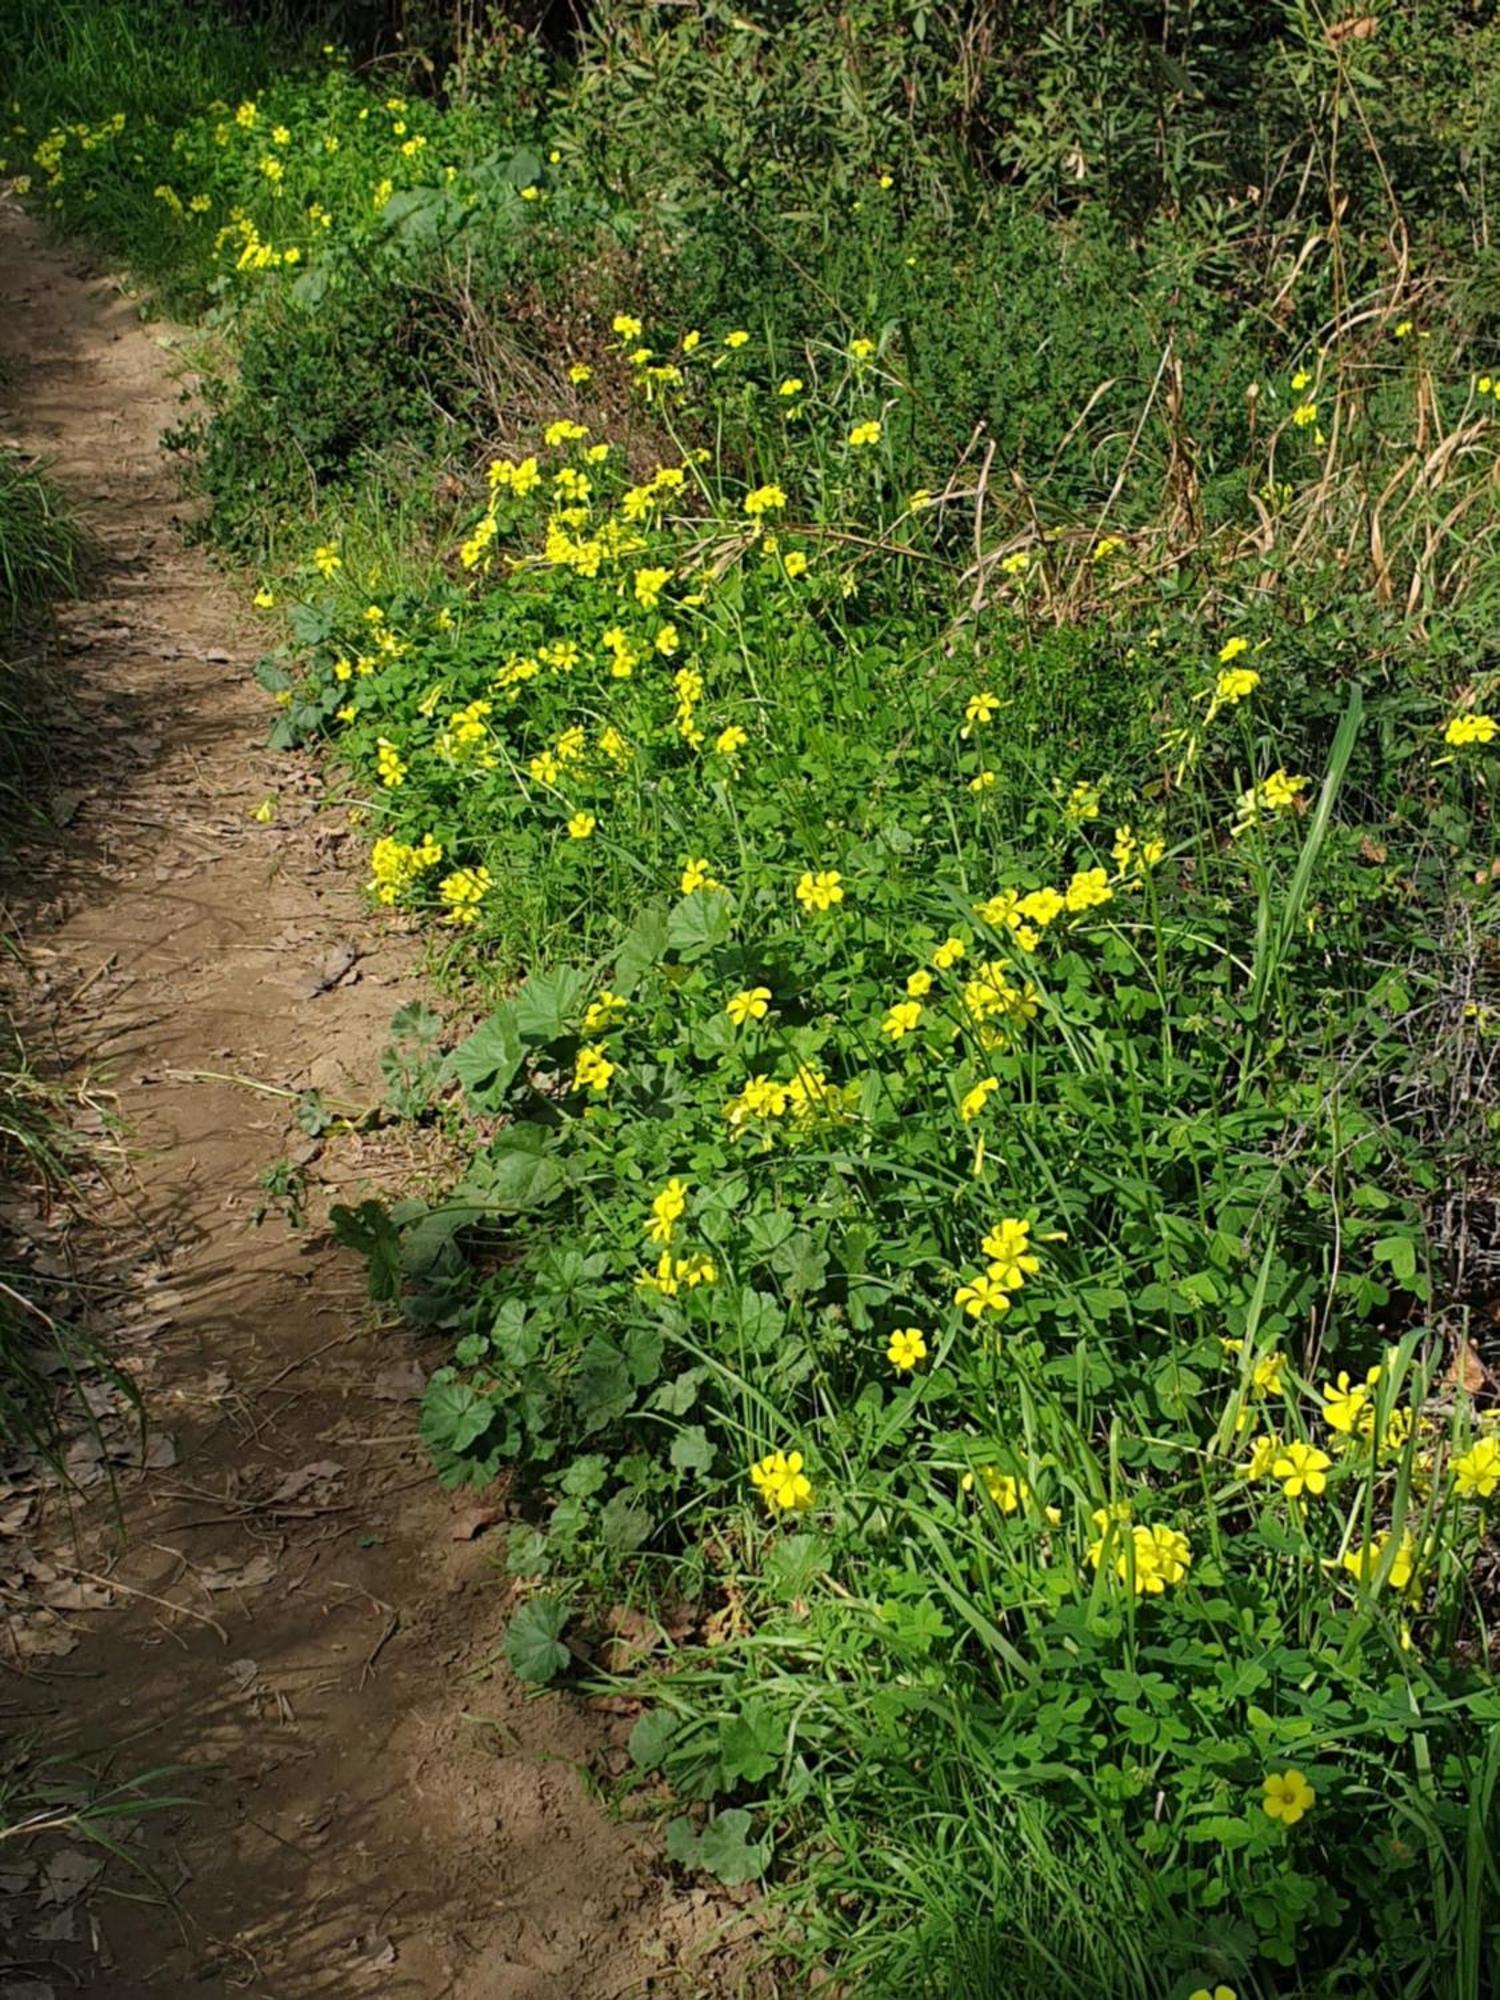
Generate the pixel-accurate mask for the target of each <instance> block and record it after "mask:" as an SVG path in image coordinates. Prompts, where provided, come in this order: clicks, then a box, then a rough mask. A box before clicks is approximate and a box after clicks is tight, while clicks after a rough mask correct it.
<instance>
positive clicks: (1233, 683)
mask: <svg viewBox="0 0 1500 2000" xmlns="http://www.w3.org/2000/svg"><path fill="white" fill-rule="evenodd" d="M1259 686H1260V675H1259V674H1258V673H1256V671H1255V669H1254V668H1253V667H1230V668H1228V669H1226V670H1225V671H1224V672H1223V673H1221V674H1220V675H1219V677H1218V679H1217V680H1216V681H1215V682H1214V700H1215V702H1216V703H1218V704H1219V705H1220V706H1221V707H1228V708H1232V707H1233V706H1234V705H1235V703H1236V702H1240V701H1243V700H1244V699H1245V697H1246V695H1249V694H1254V692H1255V690H1256V689H1257V688H1258V687H1259Z"/></svg>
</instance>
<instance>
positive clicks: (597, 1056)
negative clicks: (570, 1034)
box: [572, 1042, 619, 1097]
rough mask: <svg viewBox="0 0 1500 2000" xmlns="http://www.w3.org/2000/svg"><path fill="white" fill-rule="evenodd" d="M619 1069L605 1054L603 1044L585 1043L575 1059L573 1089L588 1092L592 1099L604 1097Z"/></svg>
mask: <svg viewBox="0 0 1500 2000" xmlns="http://www.w3.org/2000/svg"><path fill="white" fill-rule="evenodd" d="M618 1067H619V1066H618V1064H616V1063H612V1062H611V1061H610V1060H609V1057H608V1056H607V1055H606V1054H605V1052H604V1044H603V1043H602V1042H585V1043H584V1044H583V1047H582V1048H581V1049H580V1050H579V1051H578V1054H577V1056H576V1057H575V1059H574V1063H573V1085H572V1087H573V1089H574V1090H586V1091H587V1092H588V1093H589V1095H590V1096H591V1097H602V1096H603V1095H604V1093H605V1091H607V1090H608V1089H609V1085H610V1079H611V1077H613V1076H614V1075H615V1073H616V1071H617V1069H618Z"/></svg>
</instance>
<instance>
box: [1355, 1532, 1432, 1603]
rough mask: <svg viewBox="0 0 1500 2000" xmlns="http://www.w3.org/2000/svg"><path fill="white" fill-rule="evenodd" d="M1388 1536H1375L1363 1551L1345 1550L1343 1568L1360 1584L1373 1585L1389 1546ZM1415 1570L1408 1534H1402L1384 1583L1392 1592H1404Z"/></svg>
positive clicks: (1414, 1553)
mask: <svg viewBox="0 0 1500 2000" xmlns="http://www.w3.org/2000/svg"><path fill="white" fill-rule="evenodd" d="M1390 1540H1391V1538H1390V1536H1389V1534H1384V1535H1377V1536H1376V1537H1375V1539H1374V1541H1372V1542H1371V1543H1370V1545H1369V1547H1368V1548H1364V1549H1346V1550H1345V1551H1344V1556H1343V1564H1344V1568H1345V1569H1346V1570H1348V1572H1349V1574H1350V1575H1351V1576H1352V1577H1354V1578H1355V1579H1356V1580H1357V1581H1358V1582H1360V1583H1373V1582H1374V1579H1375V1577H1376V1575H1377V1573H1378V1572H1379V1569H1380V1565H1381V1563H1382V1562H1383V1561H1384V1560H1385V1552H1386V1550H1387V1548H1389V1546H1390ZM1415 1568H1416V1551H1415V1549H1414V1548H1413V1546H1412V1539H1411V1536H1410V1534H1403V1535H1402V1537H1401V1540H1400V1541H1399V1542H1398V1543H1397V1545H1396V1553H1395V1554H1394V1555H1393V1556H1392V1557H1391V1567H1390V1574H1389V1575H1388V1576H1387V1577H1386V1582H1387V1583H1388V1584H1389V1585H1390V1586H1391V1589H1392V1590H1405V1588H1406V1586H1407V1585H1408V1584H1409V1583H1410V1582H1411V1579H1412V1573H1413V1571H1414V1570H1415Z"/></svg>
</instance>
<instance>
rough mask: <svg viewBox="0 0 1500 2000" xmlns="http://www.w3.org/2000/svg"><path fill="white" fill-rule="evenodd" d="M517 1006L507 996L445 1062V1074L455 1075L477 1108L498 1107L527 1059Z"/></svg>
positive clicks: (487, 1109) (444, 1075) (493, 1109)
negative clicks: (517, 1018) (517, 1016)
mask: <svg viewBox="0 0 1500 2000" xmlns="http://www.w3.org/2000/svg"><path fill="white" fill-rule="evenodd" d="M525 1054H526V1051H525V1045H524V1044H523V1042H522V1040H521V1034H520V1029H519V1028H518V1027H517V1025H516V1010H515V1008H514V1007H513V1006H512V1005H511V1003H510V1002H509V1001H508V1000H506V1001H502V1002H501V1004H500V1005H499V1006H498V1007H497V1008H496V1009H495V1011H494V1013H493V1014H491V1016H490V1018H489V1019H488V1020H487V1021H486V1022H485V1024H484V1026H483V1027H482V1028H476V1029H475V1031H474V1033H473V1034H472V1035H470V1036H469V1037H468V1039H467V1040H466V1041H462V1042H460V1043H459V1045H458V1047H457V1048H456V1049H455V1050H454V1051H453V1053H452V1055H450V1056H449V1058H448V1060H447V1061H446V1062H445V1063H444V1064H443V1078H444V1080H445V1081H447V1080H448V1079H450V1078H456V1079H457V1080H458V1082H460V1083H461V1084H462V1085H463V1087H464V1091H465V1094H466V1095H467V1097H468V1099H469V1102H470V1104H472V1105H473V1107H474V1109H475V1110H476V1111H498V1110H500V1108H501V1106H502V1105H503V1104H504V1102H505V1093H506V1091H508V1090H509V1088H510V1086H511V1084H512V1083H513V1082H514V1081H515V1077H516V1072H517V1071H518V1070H519V1069H520V1067H521V1064H522V1062H523V1061H524V1059H525Z"/></svg>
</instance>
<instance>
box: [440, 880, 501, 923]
mask: <svg viewBox="0 0 1500 2000" xmlns="http://www.w3.org/2000/svg"><path fill="white" fill-rule="evenodd" d="M493 886H494V885H493V883H492V881H491V879H490V871H489V870H488V868H455V869H454V871H453V873H452V874H451V875H445V876H444V877H443V879H442V881H441V882H439V884H438V895H439V897H440V898H441V899H442V901H443V902H444V903H446V904H447V906H448V921H449V923H450V924H460V925H464V924H473V923H476V922H477V921H478V919H479V908H478V906H479V904H480V902H481V901H482V900H483V897H484V895H485V892H486V890H488V889H490V888H492V887H493Z"/></svg>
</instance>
